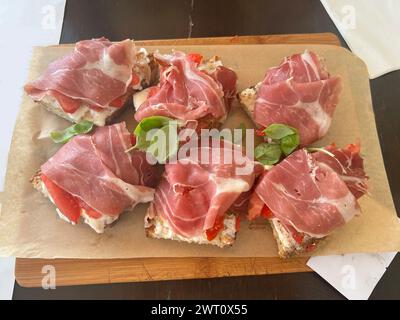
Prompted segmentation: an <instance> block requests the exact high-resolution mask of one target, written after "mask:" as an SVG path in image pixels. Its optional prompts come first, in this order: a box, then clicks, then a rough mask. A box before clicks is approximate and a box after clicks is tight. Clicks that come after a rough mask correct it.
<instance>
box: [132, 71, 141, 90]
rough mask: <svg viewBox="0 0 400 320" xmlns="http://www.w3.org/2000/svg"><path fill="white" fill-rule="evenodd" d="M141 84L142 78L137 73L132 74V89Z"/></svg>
mask: <svg viewBox="0 0 400 320" xmlns="http://www.w3.org/2000/svg"><path fill="white" fill-rule="evenodd" d="M139 82H140V77H139V76H138V75H137V74H136V73H134V72H133V73H132V81H131V87H134V86H136V85H138V84H139Z"/></svg>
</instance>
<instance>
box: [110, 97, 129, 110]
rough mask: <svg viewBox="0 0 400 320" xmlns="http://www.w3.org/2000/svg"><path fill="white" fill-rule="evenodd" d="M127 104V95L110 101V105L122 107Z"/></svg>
mask: <svg viewBox="0 0 400 320" xmlns="http://www.w3.org/2000/svg"><path fill="white" fill-rule="evenodd" d="M124 104H125V96H122V97H119V98H117V99H115V100H114V101H112V102H111V103H110V106H112V107H115V108H121V107H122V106H123V105H124Z"/></svg>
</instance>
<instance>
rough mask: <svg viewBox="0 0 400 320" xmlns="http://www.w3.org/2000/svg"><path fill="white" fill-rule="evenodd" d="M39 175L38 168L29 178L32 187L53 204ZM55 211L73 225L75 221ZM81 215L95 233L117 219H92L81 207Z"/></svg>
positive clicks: (108, 217) (109, 217)
mask: <svg viewBox="0 0 400 320" xmlns="http://www.w3.org/2000/svg"><path fill="white" fill-rule="evenodd" d="M40 175H41V172H40V170H39V171H37V172H36V174H35V175H34V176H33V177H32V178H31V180H30V182H31V183H32V185H33V187H34V188H35V189H36V190H37V191H39V192H40V193H42V194H43V195H44V196H45V197H46V198H48V199H49V200H50V201H51V202H52V203H53V204H54V201H53V199H51V197H50V195H49V193H48V192H47V189H46V186H45V185H44V183H43V181H42V179H41V177H40ZM54 205H55V204H54ZM56 212H57V214H58V216H59V217H60V218H61V219H62V220H64V221H66V222H69V223H71V224H72V225H75V223H74V222H72V221H70V220H69V219H68V218H67V217H66V216H65V215H64V214H63V213H62V212H61V211H60V210H59V209H58V208H56ZM81 216H82V218H83V219H84V222H85V223H86V224H88V225H89V226H90V227H91V228H92V229H93V230H94V231H96V232H97V233H103V232H104V230H105V228H107V227H109V226H110V225H112V224H113V223H114V222H115V221H116V220H117V219H118V217H111V216H105V215H103V216H102V217H101V218H99V219H94V218H92V217H90V216H88V215H87V214H86V212H85V210H84V209H82V212H81Z"/></svg>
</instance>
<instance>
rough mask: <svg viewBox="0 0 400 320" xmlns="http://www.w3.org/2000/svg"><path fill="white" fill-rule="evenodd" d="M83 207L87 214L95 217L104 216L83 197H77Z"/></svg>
mask: <svg viewBox="0 0 400 320" xmlns="http://www.w3.org/2000/svg"><path fill="white" fill-rule="evenodd" d="M77 201H78V203H79V205H80V207H81V208H83V209H85V211H86V214H87V215H88V216H89V217H91V218H94V219H98V218H101V217H102V214H101V213H99V212H97V211H96V210H94V209H93V208H92V207H90V206H88V205H87V204H86V202H84V201H82V200H81V199H77Z"/></svg>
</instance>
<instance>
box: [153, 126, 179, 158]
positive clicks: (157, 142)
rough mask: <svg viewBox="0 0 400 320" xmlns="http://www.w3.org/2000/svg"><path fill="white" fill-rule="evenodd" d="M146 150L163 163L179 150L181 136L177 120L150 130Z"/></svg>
mask: <svg viewBox="0 0 400 320" xmlns="http://www.w3.org/2000/svg"><path fill="white" fill-rule="evenodd" d="M147 139H148V146H147V148H146V152H148V153H150V154H152V155H153V157H154V158H156V159H157V161H158V162H159V163H161V164H163V163H166V162H167V160H168V159H169V158H170V157H171V156H172V155H174V154H176V153H177V152H178V148H179V137H178V126H177V124H176V122H175V121H174V122H173V123H169V124H167V125H165V126H163V127H162V128H160V129H155V130H153V131H152V132H149V135H148V137H147Z"/></svg>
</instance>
